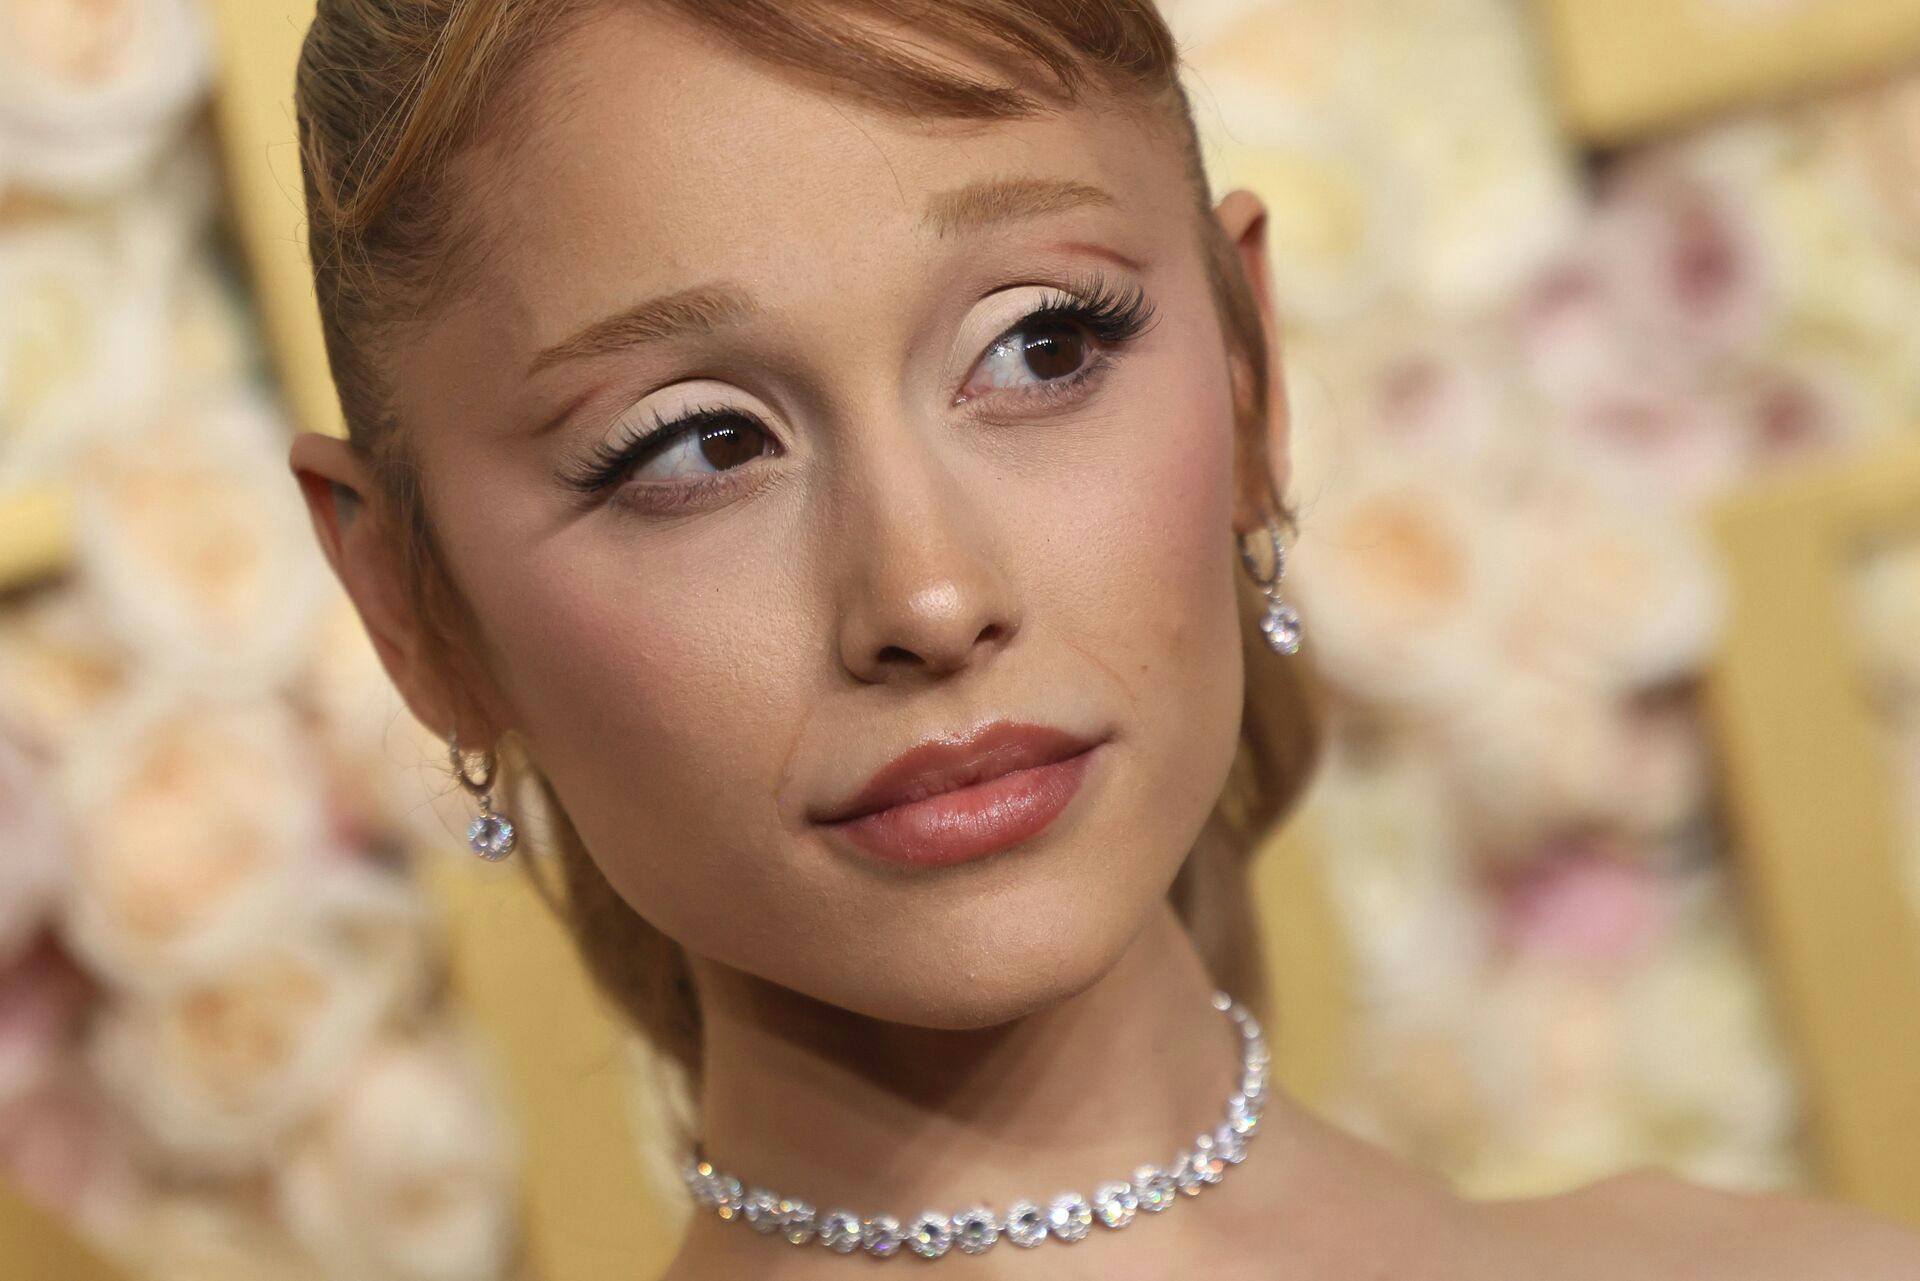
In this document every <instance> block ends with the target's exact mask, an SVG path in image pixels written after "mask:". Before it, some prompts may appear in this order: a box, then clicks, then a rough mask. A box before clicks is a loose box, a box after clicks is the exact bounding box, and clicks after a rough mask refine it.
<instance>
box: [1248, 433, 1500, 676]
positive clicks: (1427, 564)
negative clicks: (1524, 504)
mask: <svg viewBox="0 0 1920 1281" xmlns="http://www.w3.org/2000/svg"><path fill="white" fill-rule="evenodd" d="M1499 524H1500V522H1499V520H1498V519H1497V518H1496V517H1495V516H1494V515H1492V514H1490V513H1489V512H1488V510H1487V507H1486V504H1484V503H1482V502H1478V501H1476V498H1475V496H1474V494H1473V493H1472V492H1471V489H1470V484H1469V483H1468V481H1467V479H1466V478H1464V477H1461V476H1457V475H1450V474H1448V473H1447V472H1445V471H1443V470H1441V469H1439V468H1437V467H1434V466H1430V465H1429V466H1426V467H1412V466H1409V467H1405V468H1399V467H1386V466H1376V467H1375V468H1373V469H1371V470H1364V471H1363V470H1361V469H1359V468H1356V469H1355V470H1354V471H1353V472H1352V473H1350V474H1348V475H1345V476H1341V477H1336V478H1331V479H1330V482H1329V485H1328V488H1327V491H1326V492H1325V493H1324V494H1323V495H1320V496H1318V497H1316V498H1315V499H1314V500H1313V501H1312V502H1311V503H1310V504H1309V505H1307V506H1306V507H1305V508H1304V510H1303V511H1302V512H1301V518H1300V537H1299V540H1298V541H1297V542H1296V543H1295V544H1294V546H1293V548H1292V550H1291V552H1290V554H1289V568H1288V572H1287V576H1286V578H1285V580H1284V582H1283V585H1282V590H1283V592H1286V593H1290V594H1291V596H1292V598H1293V599H1295V600H1296V602H1297V603H1298V605H1299V607H1300V611H1301V614H1302V616H1303V618H1304V619H1305V621H1306V631H1307V636H1308V637H1309V641H1308V643H1309V644H1311V645H1313V646H1314V654H1315V660H1316V662H1317V664H1318V666H1319V669H1320V670H1321V671H1323V672H1324V673H1325V674H1326V675H1327V676H1328V677H1329V678H1330V679H1332V680H1333V681H1334V682H1335V683H1336V684H1338V685H1339V686H1341V687H1342V688H1344V689H1345V690H1346V691H1347V692H1348V693H1349V694H1351V695H1352V696H1353V697H1355V698H1357V699H1359V700H1361V701H1362V702H1365V703H1369V704H1375V705H1380V706H1385V707H1396V708H1400V709H1403V710H1405V711H1407V712H1409V713H1429V712H1436V711H1444V710H1446V709H1449V708H1452V707H1455V706H1458V705H1459V704H1460V703H1462V702H1464V701H1466V700H1467V699H1468V698H1469V697H1471V696H1472V694H1473V692H1474V691H1475V690H1476V689H1477V688H1479V687H1480V686H1481V685H1483V684H1485V683H1486V681H1487V679H1488V678H1489V676H1490V674H1491V672H1490V666H1491V655H1492V649H1493V647H1492V638H1491V633H1490V632H1489V630H1488V624H1489V622H1490V620H1491V618H1492V608H1491V606H1492V603H1493V602H1494V601H1496V600H1498V599H1499V598H1500V596H1501V590H1502V589H1501V586H1500V575H1501V574H1502V573H1503V572H1504V568H1505V567H1504V558H1503V557H1502V556H1500V555H1499V554H1497V550H1496V549H1497V546H1498V540H1499V538H1500V533H1499Z"/></svg>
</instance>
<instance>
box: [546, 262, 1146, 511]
mask: <svg viewBox="0 0 1920 1281" xmlns="http://www.w3.org/2000/svg"><path fill="white" fill-rule="evenodd" d="M1157 320H1158V312H1157V311H1156V309H1155V308H1154V305H1153V303H1152V302H1151V301H1150V300H1149V299H1148V298H1147V292H1146V290H1145V289H1144V288H1143V287H1142V286H1141V285H1140V284H1139V283H1138V282H1137V281H1130V282H1127V283H1125V284H1116V283H1115V282H1114V281H1113V280H1111V279H1110V278H1109V277H1108V276H1106V275H1105V274H1104V273H1101V272H1097V271H1096V272H1089V273H1086V274H1084V275H1081V276H1077V277H1075V278H1073V279H1072V280H1070V281H1069V283H1068V285H1067V286H1066V287H1065V288H1060V287H1055V288H1053V289H1052V290H1051V291H1050V292H1048V293H1047V294H1045V295H1043V296H1042V298H1041V301H1040V303H1039V305H1038V306H1037V307H1035V308H1034V309H1033V310H1031V311H1029V312H1027V313H1026V314H1025V315H1024V316H1022V317H1021V318H1020V320H1019V321H1018V322H1017V323H1015V324H1014V325H1012V326H1011V327H1010V328H1008V329H1006V330H1005V331H1003V332H1002V333H1001V334H999V335H998V336H997V337H995V338H994V340H993V341H994V343H1001V342H1004V341H1006V340H1007V339H1008V338H1009V337H1011V336H1012V335H1014V334H1016V333H1019V332H1020V331H1021V330H1023V329H1026V328H1029V327H1031V326H1034V325H1037V324H1040V323H1043V322H1048V321H1068V322H1071V323H1075V324H1079V325H1081V326H1083V327H1084V328H1085V329H1086V330H1087V332H1088V333H1090V334H1092V335H1093V336H1094V337H1095V338H1096V339H1098V340H1099V342H1100V344H1101V347H1102V349H1103V350H1102V351H1101V353H1100V354H1099V355H1098V356H1096V357H1095V359H1094V360H1093V361H1092V362H1090V363H1089V364H1088V366H1087V367H1085V368H1083V369H1081V370H1080V371H1078V372H1077V373H1075V374H1071V375H1068V376H1066V377H1064V378H1060V379H1056V380H1053V383H1051V384H1040V385H1039V386H1037V387H1035V388H1033V389H1032V390H1031V391H1030V392H1029V393H1027V394H1029V395H1032V396H1034V397H1035V398H1036V399H1040V400H1045V399H1048V398H1050V395H1051V396H1059V395H1062V394H1064V393H1066V392H1067V391H1068V390H1070V388H1071V387H1072V386H1073V385H1074V384H1078V383H1080V382H1082V381H1084V380H1085V379H1086V378H1087V377H1089V376H1091V375H1093V374H1095V373H1097V372H1099V371H1100V370H1101V369H1104V368H1105V366H1106V365H1107V364H1108V363H1109V362H1110V361H1111V359H1112V357H1113V349H1115V348H1117V347H1120V346H1123V345H1124V344H1126V343H1129V342H1132V341H1133V340H1134V339H1136V338H1139V337H1140V336H1141V335H1143V334H1145V333H1146V332H1147V331H1148V330H1150V329H1152V328H1153V326H1154V324H1155V323H1156V322H1157ZM1056 384H1057V385H1056ZM1011 394H1019V393H1011ZM721 423H747V424H749V425H751V426H753V427H754V428H756V429H757V430H762V431H764V430H765V428H763V427H761V426H760V424H759V423H758V422H756V421H755V420H754V418H753V416H752V415H750V414H748V413H746V412H744V411H742V410H739V409H735V408H732V407H730V406H726V405H703V406H697V407H694V408H692V409H689V410H686V411H685V412H683V413H681V414H680V415H678V416H677V417H674V418H672V419H662V418H660V417H659V416H658V415H657V414H656V415H654V417H653V419H652V421H651V422H650V423H648V424H647V426H646V427H644V428H643V429H641V430H640V431H639V432H637V433H636V434H634V435H633V436H631V437H628V438H627V439H625V440H620V441H615V442H608V441H605V440H602V441H598V442H596V443H595V444H594V446H593V448H592V449H591V450H589V451H588V453H587V454H586V456H585V457H584V458H582V459H580V460H579V461H578V462H577V463H575V464H572V465H569V466H567V467H566V468H564V469H563V470H562V473H561V476H560V479H561V481H562V483H564V484H565V485H567V486H568V487H569V488H570V489H573V490H575V491H576V492H577V493H579V494H580V495H582V496H583V498H587V499H591V498H593V497H594V496H596V495H598V494H600V493H602V492H604V491H606V490H608V489H611V488H613V487H614V486H615V485H617V484H619V483H620V481H621V480H623V479H624V478H625V477H626V475H627V473H629V472H630V471H632V470H633V468H635V467H636V466H638V465H639V464H640V463H642V462H644V461H646V459H647V457H648V456H649V455H650V454H651V453H652V452H653V451H654V450H655V449H656V448H658V447H660V446H663V445H665V444H666V443H668V442H669V441H670V440H672V439H674V438H675V437H678V436H680V435H682V434H684V433H686V432H691V431H698V430H704V429H706V428H708V427H712V426H717V425H719V424H721Z"/></svg>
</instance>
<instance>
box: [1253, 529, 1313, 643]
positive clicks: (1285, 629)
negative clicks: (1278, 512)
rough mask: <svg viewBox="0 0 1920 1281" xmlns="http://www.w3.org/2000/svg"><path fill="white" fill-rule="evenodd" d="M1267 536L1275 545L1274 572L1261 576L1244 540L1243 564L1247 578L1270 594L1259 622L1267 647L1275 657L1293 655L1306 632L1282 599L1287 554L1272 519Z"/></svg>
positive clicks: (1278, 530) (1289, 606)
mask: <svg viewBox="0 0 1920 1281" xmlns="http://www.w3.org/2000/svg"><path fill="white" fill-rule="evenodd" d="M1267 536H1268V537H1269V538H1270V539H1271V540H1272V542H1273V569H1272V570H1271V571H1270V572H1269V573H1267V574H1265V575H1262V574H1261V573H1260V566H1259V565H1258V564H1257V563H1256V562H1255V560H1254V558H1253V557H1252V556H1251V555H1249V554H1248V552H1247V543H1246V540H1245V539H1244V538H1242V539H1241V541H1240V563H1241V564H1242V565H1244V566H1246V570H1247V576H1248V577H1249V578H1251V579H1253V581H1254V582H1255V583H1257V584H1259V586H1260V590H1262V591H1264V592H1265V593H1266V594H1267V612H1266V614H1265V615H1264V616H1263V617H1262V618H1261V619H1260V634H1261V635H1262V636H1265V637H1266V638H1267V645H1268V647H1269V648H1271V649H1272V650H1273V651H1274V652H1275V653H1277V654H1292V653H1295V652H1297V651H1298V650H1299V648H1300V640H1301V637H1302V635H1303V634H1304V631H1305V629H1304V628H1303V627H1302V626H1301V623H1300V613H1299V611H1298V610H1296V609H1294V607H1293V606H1291V605H1289V604H1287V603H1286V602H1285V601H1283V600H1281V599H1280V576H1281V575H1282V574H1284V573H1286V572H1287V553H1286V549H1285V548H1284V547H1282V546H1281V545H1280V526H1279V524H1278V522H1276V521H1275V520H1274V519H1273V517H1271V516H1269V517H1267Z"/></svg>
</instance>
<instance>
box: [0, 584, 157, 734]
mask: <svg viewBox="0 0 1920 1281" xmlns="http://www.w3.org/2000/svg"><path fill="white" fill-rule="evenodd" d="M126 668H127V662H126V656H125V654H124V653H123V652H122V651H121V650H120V648H119V647H118V646H116V645H114V644H113V643H112V642H111V641H109V640H108V639H107V636H106V627H105V624H104V623H103V622H102V621H101V619H100V616H99V612H98V609H97V603H96V602H94V601H92V600H90V599H88V598H87V597H86V596H84V595H83V594H82V593H80V592H77V591H70V590H63V589H60V588H52V587H50V588H47V589H44V590H42V591H38V592H33V593H31V594H29V596H28V597H27V599H25V600H23V601H22V602H20V603H19V604H17V605H14V606H11V607H9V608H7V609H4V610H0V716H3V717H4V718H5V719H7V720H8V721H9V722H11V723H12V724H13V725H14V726H15V727H17V729H18V732H19V736H20V737H21V738H22V739H23V740H25V741H27V742H29V743H32V744H34V745H35V746H36V747H37V748H38V749H39V750H40V751H41V752H42V753H43V754H44V755H45V756H46V757H47V758H48V759H60V758H63V757H65V756H66V755H67V754H68V753H69V751H71V750H72V745H73V743H74V742H75V740H76V738H77V737H78V736H79V735H80V733H81V732H82V730H83V729H84V727H85V726H86V725H87V723H88V722H89V721H90V720H92V719H93V718H94V717H95V716H96V715H97V714H98V713H99V711H100V709H101V708H102V707H105V706H107V705H109V704H111V703H112V702H113V701H114V700H115V699H117V698H118V697H120V695H121V694H122V692H123V691H124V689H125V687H126V677H127V673H126Z"/></svg>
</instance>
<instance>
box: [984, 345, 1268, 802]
mask: <svg viewBox="0 0 1920 1281" xmlns="http://www.w3.org/2000/svg"><path fill="white" fill-rule="evenodd" d="M1167 366H1168V367H1169V368H1171V369H1173V370H1176V371H1177V370H1180V369H1186V370H1193V369H1204V368H1207V367H1208V364H1207V363H1206V355H1205V353H1204V352H1203V351H1199V350H1195V351H1193V352H1191V353H1188V354H1187V355H1185V356H1184V357H1182V358H1179V359H1175V360H1172V361H1169V362H1167ZM1223 379H1224V375H1223ZM1120 412H1122V413H1124V414H1125V415H1126V421H1127V422H1128V423H1129V424H1130V425H1129V426H1128V427H1126V428H1125V429H1124V430H1117V431H1114V432H1112V433H1111V434H1110V435H1109V436H1108V437H1107V438H1108V439H1110V440H1112V441H1113V443H1114V447H1113V449H1112V450H1111V451H1107V452H1105V453H1104V454H1103V456H1102V457H1101V458H1099V459H1098V460H1097V463H1096V464H1095V465H1091V466H1087V467H1085V468H1084V469H1082V470H1081V472H1080V475H1079V477H1077V478H1076V479H1075V481H1074V482H1073V484H1074V488H1073V491H1072V492H1073V494H1074V498H1073V501H1072V502H1071V503H1061V502H1059V496H1058V486H1059V484H1060V482H1059V481H1058V480H1056V481H1055V482H1054V486H1055V492H1054V498H1053V500H1052V501H1051V503H1041V502H1038V501H1036V502H1034V503H1031V504H1027V505H1025V507H1024V512H1028V513H1031V512H1040V511H1049V510H1050V511H1053V512H1055V513H1057V514H1056V516H1055V518H1054V527H1053V528H1050V529H1048V530H1047V531H1046V533H1045V541H1044V543H1041V544H1037V545H1036V552H1037V553H1043V554H1044V555H1045V556H1046V557H1047V559H1048V562H1050V563H1051V564H1053V566H1054V568H1053V569H1052V570H1051V571H1049V572H1050V575H1051V581H1050V582H1047V583H1045V584H1044V585H1042V584H1041V583H1038V582H1035V583H1030V584H1029V590H1028V591H1027V592H1026V597H1027V602H1026V603H1027V605H1028V608H1029V609H1030V610H1031V611H1033V613H1034V615H1035V616H1036V617H1038V618H1041V619H1051V620H1052V622H1053V625H1054V626H1055V627H1056V628H1057V631H1058V633H1059V635H1060V636H1061V637H1062V639H1063V640H1064V642H1065V643H1066V645H1067V646H1069V647H1070V648H1071V649H1073V650H1074V651H1075V655H1074V657H1075V659H1076V660H1077V661H1078V662H1080V663H1084V664H1085V665H1086V666H1087V668H1088V669H1089V670H1091V671H1097V672H1102V673H1104V675H1105V677H1106V679H1107V680H1108V681H1110V682H1111V684H1112V685H1113V686H1114V687H1115V688H1116V689H1117V690H1118V692H1119V695H1120V697H1121V698H1122V699H1123V700H1125V702H1126V706H1125V707H1124V708H1123V709H1122V714H1123V715H1124V716H1126V718H1127V719H1128V721H1129V725H1128V732H1129V734H1130V735H1131V737H1132V738H1133V745H1134V750H1135V751H1136V752H1137V753H1141V754H1143V762H1142V763H1143V765H1145V766H1146V767H1147V768H1149V769H1151V770H1153V771H1154V772H1155V773H1156V774H1157V775H1158V777H1157V778H1156V779H1155V780H1154V785H1155V786H1156V787H1165V788H1172V789H1175V790H1176V791H1178V792H1179V793H1180V794H1181V795H1182V796H1183V797H1184V798H1185V799H1187V800H1190V801H1191V802H1192V803H1191V804H1190V805H1187V806H1185V807H1184V809H1185V810H1186V811H1187V812H1189V813H1190V812H1191V811H1193V810H1195V809H1196V808H1197V809H1198V811H1199V812H1201V813H1202V814H1204V812H1205V810H1207V809H1209V808H1210V807H1211V805H1212V803H1213V800H1214V798H1215V797H1216V796H1217V794H1218V788H1219V785H1220V783H1221V781H1222V780H1223V779H1224V777H1225V773H1226V770H1227V768H1228V765H1229V764H1230V763H1231V759H1232V752H1233V750H1234V748H1235V746H1236V744H1237V740H1238V729H1239V724H1240V708H1241V701H1242V698H1243V694H1244V683H1243V682H1244V672H1243V669H1242V654H1241V648H1240V646H1241V641H1240V631H1239V619H1238V613H1237V602H1236V598H1235V594H1234V578H1233V575H1234V574H1235V573H1238V572H1239V569H1238V558H1237V555H1236V552H1235V547H1234V540H1233V529H1232V495H1233V488H1234V486H1233V465H1234V449H1233V434H1232V426H1231V414H1230V409H1229V405H1228V401H1227V398H1226V391H1225V388H1224V386H1221V387H1215V386H1213V385H1211V384H1208V383H1205V382H1201V381H1197V380H1195V379H1194V378H1192V376H1191V375H1190V374H1189V375H1188V377H1187V379H1186V381H1185V382H1184V383H1176V382H1173V381H1171V380H1169V381H1168V382H1166V383H1164V384H1162V385H1161V386H1159V387H1155V388H1150V389H1149V392H1148V394H1146V395H1142V396H1139V397H1137V398H1136V399H1134V400H1133V401H1132V402H1131V403H1130V404H1129V405H1128V406H1127V408H1126V409H1125V410H1123V411H1120ZM1010 536H1011V535H1010ZM1024 536H1025V537H1028V538H1031V537H1033V536H1034V535H1033V531H1031V530H1029V531H1027V533H1026V534H1025V535H1024ZM1057 548H1058V549H1066V548H1071V549H1072V554H1071V555H1070V556H1062V555H1061V554H1060V553H1059V552H1057V551H1056V550H1054V549H1057ZM1182 808H1183V807H1182V806H1181V805H1179V804H1175V805H1173V806H1170V807H1169V809H1168V812H1170V813H1174V812H1180V811H1181V810H1182Z"/></svg>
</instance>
